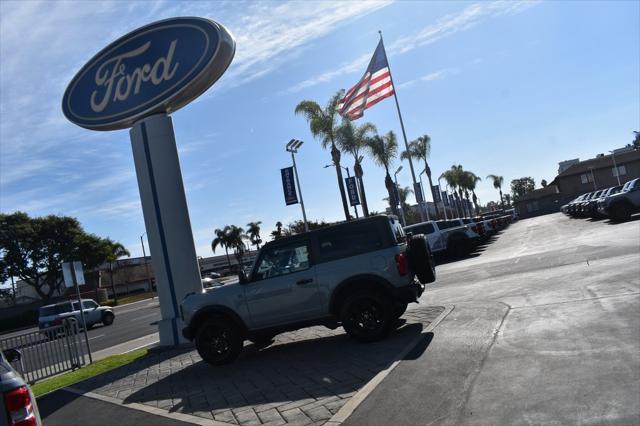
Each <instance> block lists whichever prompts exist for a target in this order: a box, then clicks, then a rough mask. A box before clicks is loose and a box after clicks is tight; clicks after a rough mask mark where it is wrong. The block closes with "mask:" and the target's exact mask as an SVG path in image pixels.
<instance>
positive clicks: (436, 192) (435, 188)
mask: <svg viewBox="0 0 640 426" xmlns="http://www.w3.org/2000/svg"><path fill="white" fill-rule="evenodd" d="M431 190H432V191H433V195H435V197H436V199H435V200H433V201H434V202H435V203H441V202H442V199H441V198H440V185H433V188H431Z"/></svg>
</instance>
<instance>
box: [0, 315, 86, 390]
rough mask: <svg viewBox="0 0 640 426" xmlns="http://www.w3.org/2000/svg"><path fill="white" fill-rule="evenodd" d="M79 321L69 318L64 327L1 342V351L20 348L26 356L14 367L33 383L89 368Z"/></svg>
mask: <svg viewBox="0 0 640 426" xmlns="http://www.w3.org/2000/svg"><path fill="white" fill-rule="evenodd" d="M78 331H79V327H78V322H77V321H76V320H75V319H73V318H70V319H65V320H64V322H63V323H62V324H61V325H56V326H53V327H49V328H43V329H41V330H38V331H34V332H30V333H24V334H20V335H18V336H12V337H8V338H6V339H0V349H1V350H3V351H5V350H7V349H17V350H19V351H20V352H21V354H22V357H21V359H20V362H19V363H17V365H14V368H16V370H18V372H19V373H20V374H21V375H22V377H23V378H24V379H25V380H26V381H27V382H29V383H31V384H33V383H35V382H36V381H38V380H41V379H45V378H47V377H51V376H55V375H56V374H59V373H62V372H65V371H70V370H75V369H76V368H80V367H81V366H83V365H85V359H84V356H85V354H84V352H83V350H82V339H81V335H80V334H79V332H78Z"/></svg>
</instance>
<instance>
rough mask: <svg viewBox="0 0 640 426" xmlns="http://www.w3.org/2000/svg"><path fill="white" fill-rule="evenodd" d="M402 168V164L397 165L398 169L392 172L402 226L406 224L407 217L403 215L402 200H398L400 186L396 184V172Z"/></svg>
mask: <svg viewBox="0 0 640 426" xmlns="http://www.w3.org/2000/svg"><path fill="white" fill-rule="evenodd" d="M401 170H402V166H400V167H398V170H396V172H395V173H394V174H393V178H394V180H395V185H396V194H398V207H399V208H400V214H401V216H402V226H407V219H406V218H405V217H404V209H403V208H402V200H400V187H399V186H398V173H400V171H401Z"/></svg>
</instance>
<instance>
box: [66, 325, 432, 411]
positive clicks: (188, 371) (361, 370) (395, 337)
mask: <svg viewBox="0 0 640 426" xmlns="http://www.w3.org/2000/svg"><path fill="white" fill-rule="evenodd" d="M403 322H404V321H400V322H399V323H398V324H399V328H398V329H397V330H395V331H394V332H392V334H391V335H390V336H389V337H388V338H387V339H385V340H383V341H380V342H375V343H370V344H361V343H358V342H355V341H354V340H352V339H351V338H349V337H348V336H347V335H346V334H344V332H342V331H341V330H340V331H338V330H334V331H330V330H326V329H323V328H321V327H313V328H311V329H306V333H305V335H307V336H308V335H309V334H311V335H312V336H313V333H315V332H316V330H317V332H318V334H319V333H323V334H325V335H324V336H319V337H315V338H313V337H312V338H306V339H304V340H299V337H298V336H296V333H299V334H302V333H303V331H305V330H299V331H298V332H293V333H286V334H285V335H283V336H284V337H285V340H286V339H289V340H292V339H293V341H282V340H280V336H278V338H277V340H276V343H275V344H274V345H273V346H269V347H266V348H260V347H258V346H256V345H254V344H246V345H245V347H244V350H243V353H242V355H241V356H240V358H238V359H237V360H236V361H235V362H234V363H232V364H229V365H224V366H211V365H209V364H207V363H205V362H203V361H202V360H201V359H200V357H199V356H198V354H197V352H196V351H194V350H193V349H192V348H182V349H172V350H164V351H156V352H154V353H152V354H151V355H150V356H147V357H144V358H141V359H139V360H136V361H134V362H133V363H131V364H129V365H127V366H123V367H120V368H118V369H116V370H112V371H110V372H108V373H105V374H103V375H101V376H97V377H95V378H93V379H90V380H88V381H85V382H82V383H80V384H79V385H77V386H76V387H80V388H82V389H83V390H85V391H92V392H97V393H100V394H103V395H107V396H111V397H115V398H118V399H123V400H124V403H125V404H128V403H141V404H147V405H152V406H154V407H158V408H163V409H166V410H168V411H171V412H176V411H177V412H182V413H187V414H194V415H201V416H203V415H204V416H205V417H207V415H206V413H214V414H215V413H218V412H222V411H225V410H230V409H234V408H239V407H246V406H253V407H256V406H259V407H260V408H254V409H255V410H256V411H258V410H259V409H261V408H264V409H269V408H272V407H273V406H276V405H282V404H291V405H292V406H300V405H303V404H300V403H299V402H300V401H303V400H304V401H307V400H308V401H307V402H305V404H307V403H312V402H314V401H315V400H318V399H325V398H327V399H326V401H329V402H331V401H333V402H334V403H335V404H334V405H335V409H336V411H337V409H339V406H338V405H340V403H339V401H342V402H341V404H344V402H346V401H345V400H344V398H348V397H350V396H351V395H353V394H354V393H355V392H356V391H358V390H359V389H360V388H361V387H362V386H364V385H365V384H366V383H367V382H368V381H369V380H371V379H372V378H373V377H374V376H375V375H376V374H378V373H379V372H380V371H382V370H384V369H385V368H387V367H388V366H389V365H390V364H391V363H393V362H394V361H396V360H398V359H407V360H414V359H417V358H418V357H420V356H421V355H422V354H423V353H424V351H425V350H426V349H427V348H428V347H429V344H430V343H431V341H432V339H433V333H423V329H424V325H423V324H422V323H410V324H406V323H404V324H403ZM328 333H331V334H329V335H327V334H328ZM291 335H293V336H291ZM416 339H418V341H417V344H415V342H416ZM411 343H414V344H415V346H414V347H413V348H412V349H411V350H410V352H409V353H408V354H406V355H405V356H403V352H404V351H406V350H407V346H408V345H409V344H411ZM296 401H298V403H297V405H296ZM270 404H271V405H270ZM340 406H341V405H340ZM243 409H244V408H243ZM279 409H280V408H279ZM203 413H205V414H203ZM209 418H211V417H210V416H209Z"/></svg>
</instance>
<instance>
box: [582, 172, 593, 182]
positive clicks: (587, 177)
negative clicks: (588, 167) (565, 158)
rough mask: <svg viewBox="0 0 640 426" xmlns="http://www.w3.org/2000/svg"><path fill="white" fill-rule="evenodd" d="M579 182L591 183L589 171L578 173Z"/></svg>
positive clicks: (591, 178)
mask: <svg viewBox="0 0 640 426" xmlns="http://www.w3.org/2000/svg"><path fill="white" fill-rule="evenodd" d="M580 182H582V183H591V182H593V176H591V173H583V174H581V175H580Z"/></svg>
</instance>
